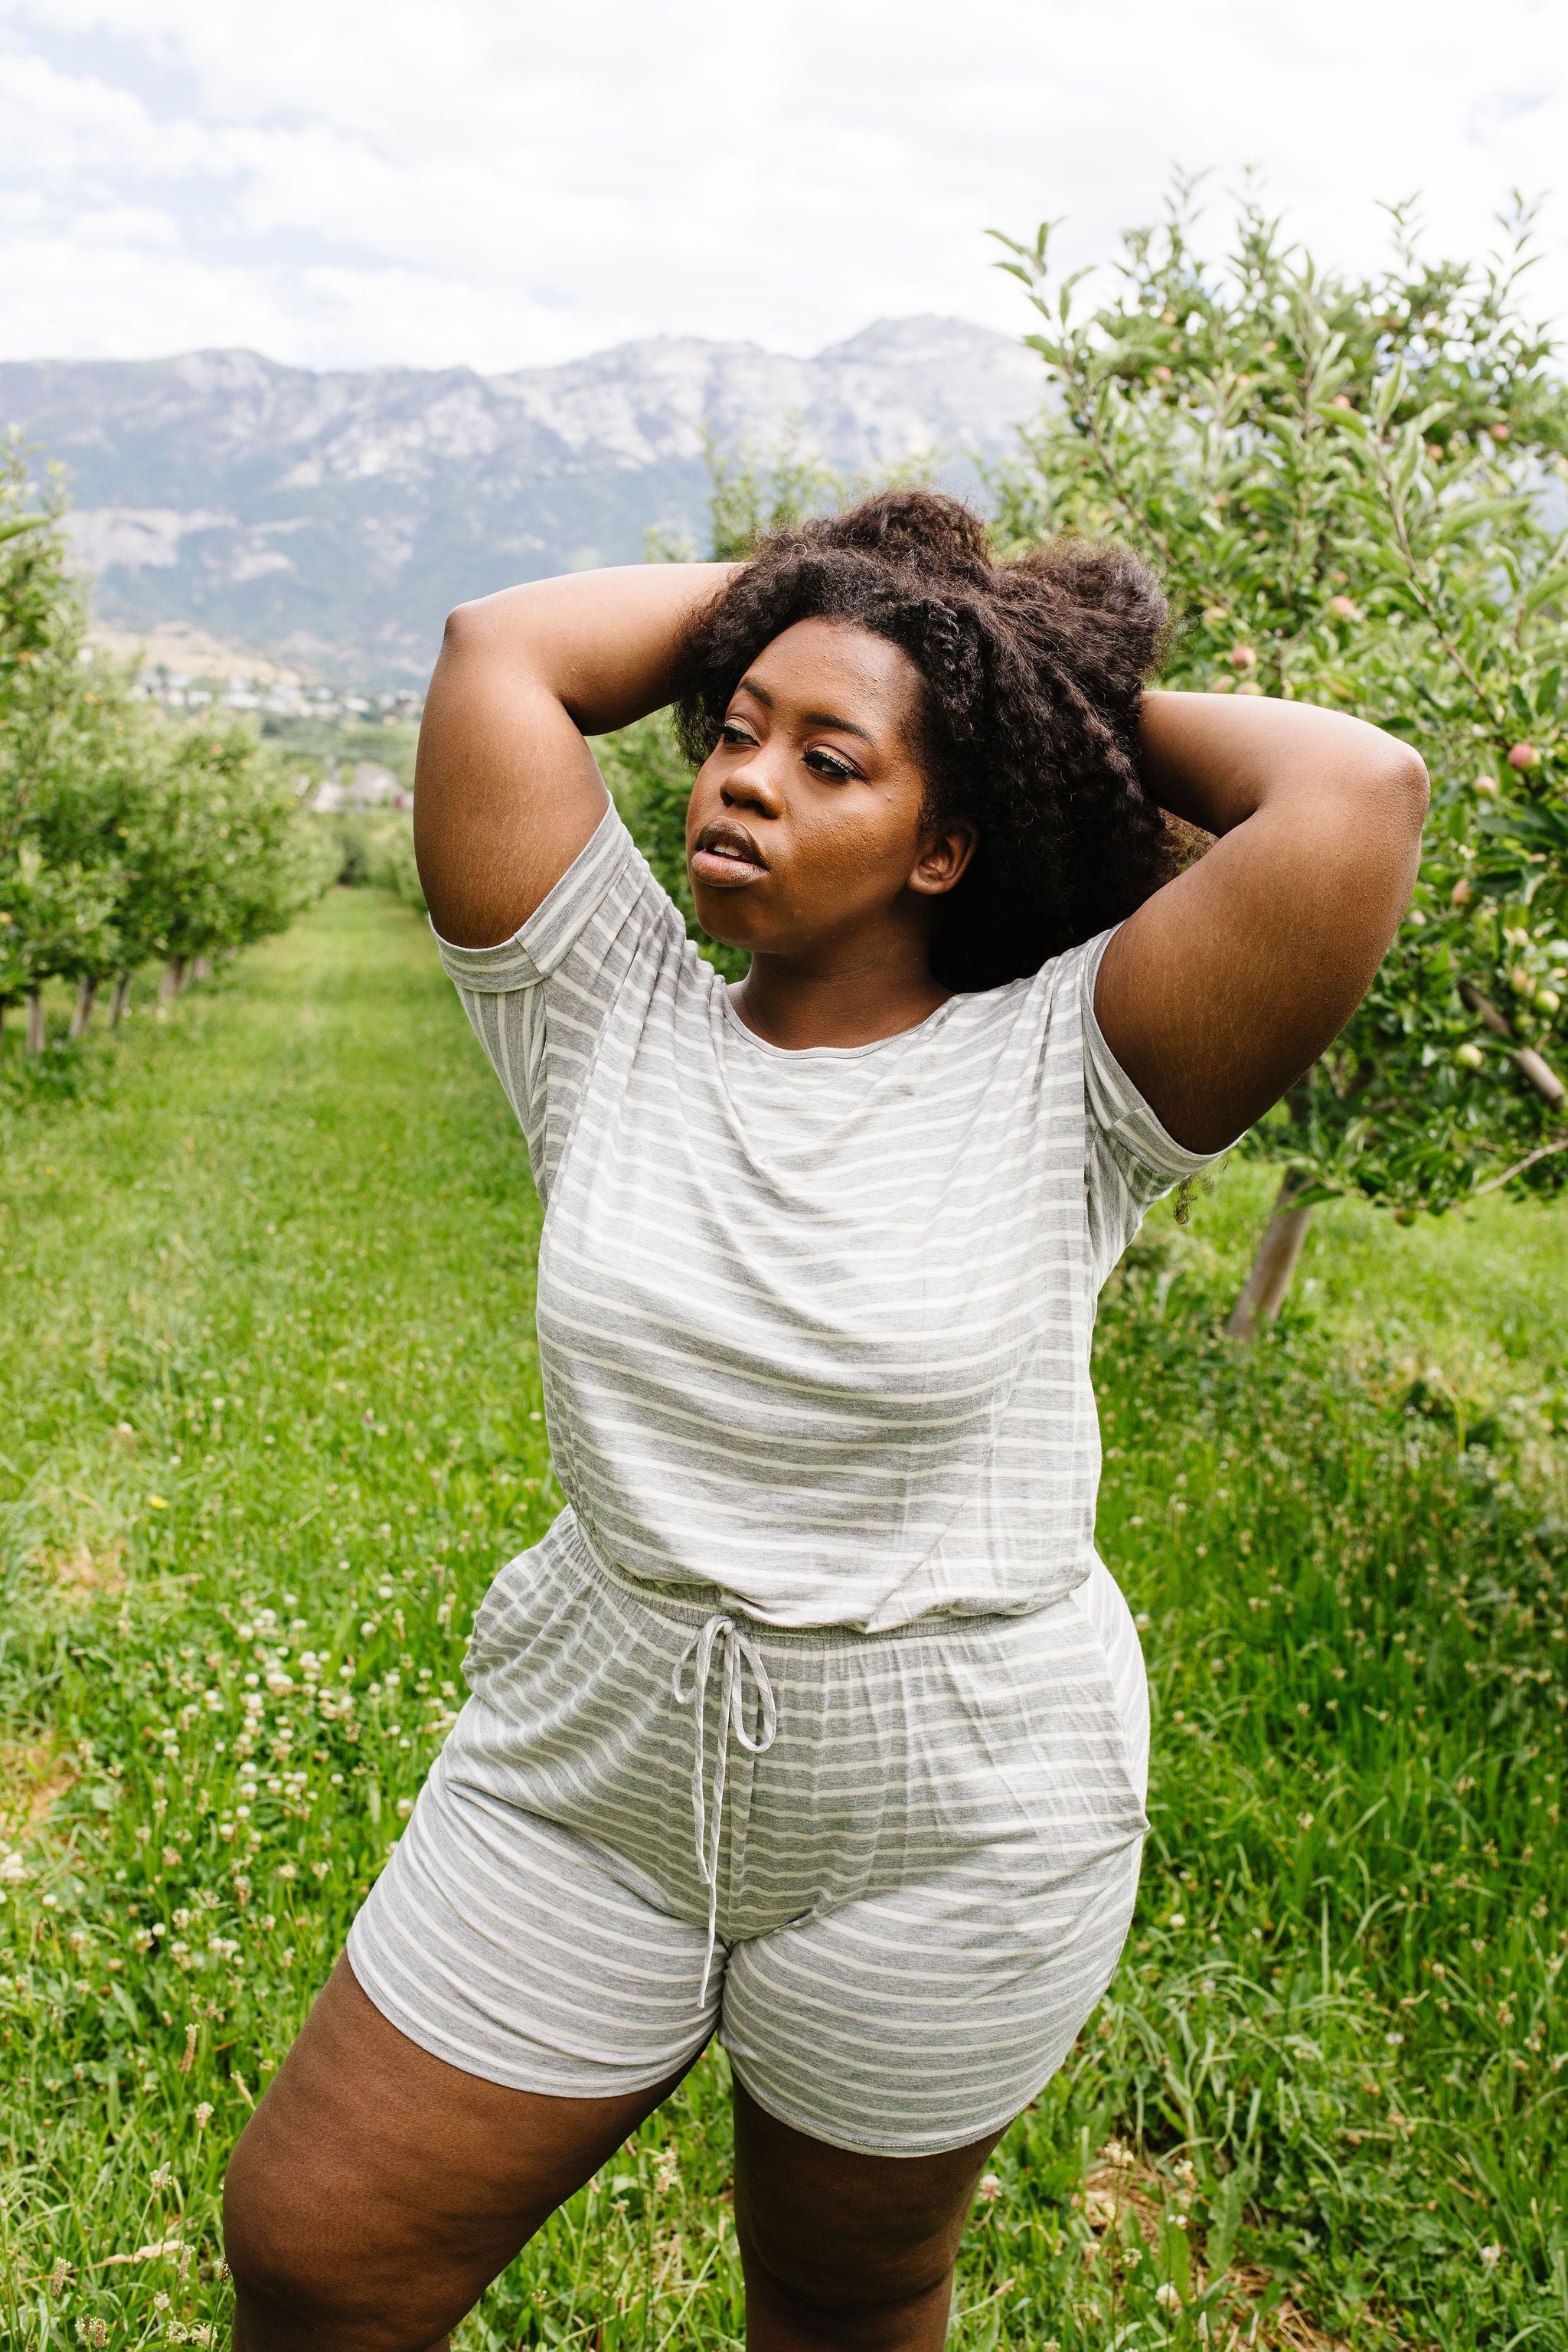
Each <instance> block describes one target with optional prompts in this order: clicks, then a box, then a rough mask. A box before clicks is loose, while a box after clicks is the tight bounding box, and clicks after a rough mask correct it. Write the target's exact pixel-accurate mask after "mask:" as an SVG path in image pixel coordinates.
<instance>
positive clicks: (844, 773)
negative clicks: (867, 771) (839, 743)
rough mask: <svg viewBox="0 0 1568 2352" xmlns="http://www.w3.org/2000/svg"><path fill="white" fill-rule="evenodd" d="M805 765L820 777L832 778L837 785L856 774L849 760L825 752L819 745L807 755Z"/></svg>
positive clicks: (835, 753)
mask: <svg viewBox="0 0 1568 2352" xmlns="http://www.w3.org/2000/svg"><path fill="white" fill-rule="evenodd" d="M805 764H806V766H807V767H808V768H811V769H814V770H815V771H816V774H817V775H819V776H831V777H832V778H833V779H834V782H836V783H843V782H846V781H847V779H848V778H849V777H850V776H853V775H854V774H855V772H856V771H855V770H854V769H853V768H852V767H851V766H850V765H849V762H848V761H847V760H841V759H840V758H839V757H838V755H837V752H836V751H824V750H823V749H822V748H821V746H820V745H819V744H818V745H814V746H813V748H812V749H811V750H810V751H808V752H807V753H806V755H805Z"/></svg>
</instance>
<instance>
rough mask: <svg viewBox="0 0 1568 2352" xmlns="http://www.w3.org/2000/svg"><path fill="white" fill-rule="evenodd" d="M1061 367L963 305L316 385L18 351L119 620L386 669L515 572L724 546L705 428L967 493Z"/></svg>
mask: <svg viewBox="0 0 1568 2352" xmlns="http://www.w3.org/2000/svg"><path fill="white" fill-rule="evenodd" d="M1039 398H1040V367H1039V362H1038V361H1037V359H1035V358H1034V357H1033V356H1032V354H1031V353H1029V352H1026V351H1025V350H1024V349H1023V347H1022V346H1021V345H1020V344H1018V343H1016V342H1014V341H1011V340H1010V339H1009V338H1008V337H1007V336H1005V335H1000V334H997V333H995V332H994V331H992V330H990V329H989V328H985V327H980V326H974V325H972V324H970V323H968V322H966V321H964V320H958V319H936V318H924V319H890V320H881V321H879V323H878V324H876V325H874V326H871V327H868V328H867V329H865V331H863V332H862V333H860V334H858V335H855V336H852V337H851V338H850V340H849V341H847V342H843V343H836V344H834V345H833V346H832V347H831V348H830V349H828V350H826V351H824V352H818V353H817V355H816V358H815V359H793V358H789V357H787V356H785V355H784V354H782V353H779V352H765V351H763V350H761V349H760V348H759V347H758V346H757V345H755V344H753V343H721V342H704V341H697V340H696V339H694V338H689V337H676V336H658V337H655V338H651V339H648V340H646V341H640V342H631V343H624V344H621V345H620V346H619V347H618V348H617V349H616V350H614V351H608V352H598V353H595V355H594V356H593V357H592V358H588V359H582V360H573V361H569V362H566V363H565V364H564V365H562V366H557V367H541V368H520V369H518V370H517V371H516V372H515V373H511V374H508V375H491V376H485V375H479V374H476V373H474V372H473V371H472V370H471V369H468V368H448V369H440V370H426V369H414V368H377V369H374V370H370V371H367V372H365V373H342V374H336V373H334V374H321V375H318V374H314V373H311V372H310V370H308V369H305V368H292V367H280V366H279V365H278V364H276V363H275V362H273V361H270V360H266V359H262V358H261V357H259V356H258V354H257V353H256V352H246V351H214V352H190V353H187V354H186V355H185V356H184V357H182V358H177V359H168V360H127V361H119V360H39V361H11V362H0V420H8V421H15V422H16V424H18V425H21V427H22V428H23V431H24V432H25V434H26V436H27V438H28V439H29V440H31V441H34V442H36V443H37V444H38V445H39V446H41V448H42V449H43V450H44V451H45V452H46V453H47V455H48V456H50V457H59V458H62V459H63V460H64V461H65V463H66V465H67V467H68V469H69V475H70V486H71V495H72V500H73V508H74V511H73V515H72V523H71V528H72V532H73V536H74V538H75V541H76V544H77V546H78V548H79V551H80V554H81V556H82V558H83V561H84V562H86V563H87V564H88V566H89V568H90V570H91V571H92V572H93V574H94V575H95V579H96V590H95V600H94V601H95V606H96V610H97V613H98V616H99V618H100V620H102V621H104V622H106V623H110V624H113V625H116V626H119V627H125V628H132V629H144V628H148V627H151V626H152V625H154V624H156V623H158V622H161V621H175V620H177V621H183V622H187V623H191V624H195V625H198V626H200V627H202V628H205V629H210V630H212V631H213V632H214V633H215V634H216V635H218V636H220V637H223V638H226V639H228V640H230V641H233V642H237V643H240V644H245V645H248V646H256V647H258V649H262V650H266V651H269V652H271V653H273V654H274V655H278V656H284V657H291V658H293V659H295V660H299V661H303V662H306V663H309V664H313V665H315V666H316V667H321V668H323V669H326V670H332V671H337V672H339V673H340V674H342V673H345V672H353V673H354V674H355V675H357V676H359V677H364V678H369V679H375V680H381V681H391V680H406V679H407V678H408V677H411V676H422V675H423V674H424V673H425V672H426V670H427V669H428V667H429V665H430V662H431V659H432V658H433V656H434V652H435V648H436V646H437V642H438V638H439V632H440V626H441V621H442V618H443V616H444V614H446V612H447V609H448V608H449V607H450V606H451V605H452V604H456V603H458V601H460V600H461V599H462V598H464V597H466V596H475V595H482V594H485V593H488V592H489V590H491V589H493V588H499V587H501V586H503V585H505V584H506V583H508V582H509V581H513V580H526V579H537V578H540V577H541V576H542V575H543V574H545V573H548V572H559V571H564V570H568V569H572V568H575V567H584V566H587V565H590V564H595V563H612V562H636V561H637V559H638V558H639V556H640V555H641V553H642V550H643V535H644V532H645V531H646V530H647V529H648V528H649V527H650V526H652V525H663V526H666V527H668V529H670V530H674V531H675V532H677V533H684V534H686V535H687V536H689V538H691V539H692V540H693V541H696V542H697V543H698V544H699V545H701V544H702V543H703V541H704V536H705V521H706V516H705V499H706V492H707V473H706V467H705V463H704V454H703V453H704V446H705V442H704V436H706V435H712V436H715V438H716V440H717V441H718V443H719V445H720V446H721V447H723V448H726V449H738V448H741V447H742V446H751V447H752V449H753V450H754V451H756V452H758V453H760V454H761V455H763V456H764V457H765V456H766V455H767V454H768V453H770V452H771V451H773V449H775V448H777V446H779V444H780V442H781V439H782V438H783V437H784V436H785V435H786V434H787V433H788V432H789V431H790V430H792V429H794V430H796V431H797V432H798V435H799V437H800V441H801V443H802V445H803V446H805V447H806V448H809V449H813V450H815V451H816V452H817V453H818V454H819V455H820V456H822V457H825V458H826V459H827V460H828V461H829V463H831V464H832V465H835V466H837V467H843V468H845V469H847V470H849V471H859V470H861V469H868V468H877V467H889V466H895V465H900V464H904V463H907V462H909V461H910V460H911V459H924V460H926V461H927V462H928V463H931V464H933V465H934V466H935V467H936V468H937V471H938V474H939V478H942V479H943V480H945V481H948V482H950V483H952V484H953V485H954V486H956V487H960V488H963V487H966V486H972V485H973V481H974V479H975V475H974V470H973V457H974V455H975V454H976V453H979V452H984V451H987V450H993V451H994V450H995V449H997V448H998V447H1000V446H1003V445H1005V443H1006V441H1007V440H1008V439H1009V437H1010V434H1011V429H1012V427H1013V426H1014V425H1015V424H1016V422H1018V421H1019V420H1021V419H1024V418H1026V417H1028V416H1029V415H1031V414H1032V413H1033V411H1034V410H1035V409H1036V408H1037V406H1038V404H1039Z"/></svg>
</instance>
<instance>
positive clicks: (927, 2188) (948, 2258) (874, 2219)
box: [734, 2078, 1002, 2352]
mask: <svg viewBox="0 0 1568 2352" xmlns="http://www.w3.org/2000/svg"><path fill="white" fill-rule="evenodd" d="M734 2100H735V2221H736V2227H737V2231H738V2234H739V2237H740V2242H741V2251H742V2258H743V2260H744V2263H745V2269H746V2288H747V2303H748V2311H749V2315H750V2318H751V2321H752V2332H751V2333H750V2334H749V2336H748V2339H747V2340H748V2342H752V2341H754V2342H756V2343H757V2344H758V2345H759V2346H766V2347H770V2352H771V2347H773V2345H775V2344H777V2345H779V2346H781V2347H784V2346H790V2347H793V2346H794V2345H795V2344H796V2343H799V2342H805V2343H810V2344H812V2345H814V2346H816V2345H819V2344H828V2343H831V2344H834V2345H837V2344H839V2343H840V2342H842V2343H845V2344H854V2345H859V2344H861V2343H866V2344H880V2343H882V2342H883V2341H884V2340H886V2341H887V2342H889V2343H896V2344H898V2345H899V2346H900V2347H904V2346H909V2347H920V2346H924V2345H925V2344H927V2343H930V2344H932V2345H937V2344H941V2343H942V2340H943V2337H944V2335H945V2331H946V2325H947V2311H948V2299H949V2295H950V2293H951V2278H952V2265H953V2261H954V2258H955V2256H956V2255H957V2252H958V2243H959V2240H960V2238H961V2237H962V2236H963V2225H964V2222H965V2221H966V2219H967V2218H968V2213H969V2208H970V2204H971V2201H972V2200H973V2195H974V2190H975V2186H976V2184H977V2182H978V2181H979V2179H980V2175H981V2171H982V2168H983V2167H984V2162H985V2159H986V2158H987V2157H988V2156H989V2155H990V2153H991V2151H992V2149H993V2148H994V2147H995V2145H996V2142H997V2141H998V2139H1000V2137H1002V2135H1001V2133H1000V2132H997V2131H991V2132H987V2133H986V2134H985V2135H984V2137H983V2138H981V2139H978V2140H974V2141H972V2142H970V2143H969V2144H968V2145H967V2146H965V2147H956V2148H947V2149H944V2150H942V2153H941V2154H939V2155H935V2156H916V2157H895V2156H862V2155H858V2154H857V2153H855V2152H854V2151H853V2150H851V2149H847V2148H841V2147H829V2146H828V2145H827V2144H826V2142H825V2141H822V2140H816V2139H812V2138H811V2137H809V2136H808V2135H807V2134H805V2132H799V2131H796V2130H795V2127H794V2126H792V2125H790V2124H785V2123H781V2122H780V2121H779V2120H778V2118H777V2117H776V2116H771V2115H770V2114H769V2113H768V2112H767V2110H766V2108H764V2107H763V2106H760V2105H758V2103H757V2101H756V2100H755V2099H753V2098H752V2096H751V2095H750V2093H749V2092H748V2091H747V2090H746V2088H745V2086H744V2084H742V2083H741V2082H740V2080H739V2079H738V2078H737V2079H736V2081H735V2084H734ZM879 2315H885V2317H886V2319H887V2320H888V2321H889V2322H890V2323H891V2324H892V2332H891V2333H890V2334H885V2331H884V2329H883V2328H882V2327H880V2326H879V2325H878V2321H879Z"/></svg>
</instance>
